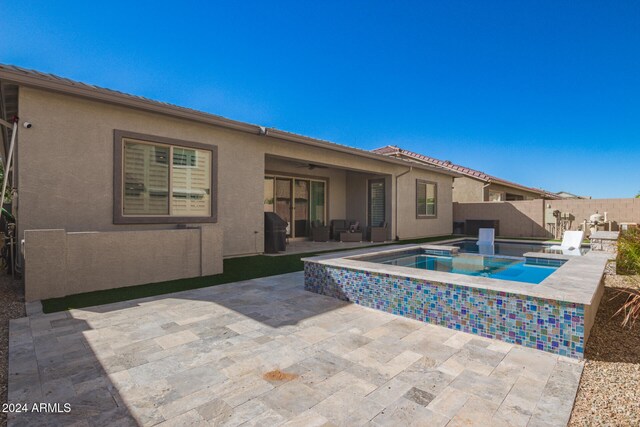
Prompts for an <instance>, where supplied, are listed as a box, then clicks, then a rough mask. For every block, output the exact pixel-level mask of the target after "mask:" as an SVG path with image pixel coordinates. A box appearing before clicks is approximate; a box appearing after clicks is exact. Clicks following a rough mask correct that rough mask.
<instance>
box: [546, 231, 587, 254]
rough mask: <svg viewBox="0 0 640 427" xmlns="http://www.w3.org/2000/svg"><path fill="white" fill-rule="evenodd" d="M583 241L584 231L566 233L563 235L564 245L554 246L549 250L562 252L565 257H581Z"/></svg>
mask: <svg viewBox="0 0 640 427" xmlns="http://www.w3.org/2000/svg"><path fill="white" fill-rule="evenodd" d="M582 239H584V231H565V232H564V234H563V235H562V243H560V244H559V245H553V246H551V247H550V248H549V249H551V250H554V251H562V254H563V255H580V246H582Z"/></svg>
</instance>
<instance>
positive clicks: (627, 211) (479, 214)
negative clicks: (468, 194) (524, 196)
mask: <svg viewBox="0 0 640 427" xmlns="http://www.w3.org/2000/svg"><path fill="white" fill-rule="evenodd" d="M547 206H550V208H551V209H552V210H559V211H561V212H568V213H570V214H572V215H573V216H574V218H575V219H574V220H573V222H572V223H571V224H570V229H571V230H577V229H578V226H579V225H580V224H582V222H583V221H584V220H585V219H587V220H588V219H589V217H590V216H591V215H592V214H594V213H596V211H597V212H599V213H601V214H604V212H607V219H608V220H611V221H615V222H616V223H617V224H620V223H621V222H635V223H638V224H640V199H639V198H635V199H567V200H542V199H537V200H524V201H516V202H480V203H454V204H453V220H454V221H455V222H464V221H465V220H473V219H484V220H498V221H500V235H501V236H504V237H548V238H550V237H553V236H552V234H551V233H550V232H549V231H548V230H547V229H546V224H545V221H544V211H545V209H546V207H547Z"/></svg>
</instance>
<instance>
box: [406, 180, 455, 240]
mask: <svg viewBox="0 0 640 427" xmlns="http://www.w3.org/2000/svg"><path fill="white" fill-rule="evenodd" d="M418 179H421V180H426V181H432V182H435V183H436V184H437V188H438V190H437V191H438V198H437V207H436V212H437V216H436V218H416V180H418ZM394 181H395V179H394ZM397 181H398V183H397V190H398V218H399V220H398V226H397V236H398V237H399V238H400V239H411V238H417V237H425V236H441V235H445V234H451V233H452V232H453V203H452V191H451V187H452V185H453V178H452V177H450V176H447V175H441V174H436V173H433V172H428V171H423V170H420V169H413V171H412V172H410V173H408V174H406V175H403V176H401V177H399V178H398V179H397ZM394 185H395V183H394Z"/></svg>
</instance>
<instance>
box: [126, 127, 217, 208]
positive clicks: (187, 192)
mask: <svg viewBox="0 0 640 427" xmlns="http://www.w3.org/2000/svg"><path fill="white" fill-rule="evenodd" d="M211 161H212V152H211V151H210V150H203V149H197V148H189V147H182V146H176V145H169V144H159V143H155V142H149V141H143V140H137V139H132V138H123V139H122V187H123V188H122V216H123V217H130V216H131V217H133V216H168V217H210V216H211V205H212V204H211V196H212V195H211V167H212V165H211Z"/></svg>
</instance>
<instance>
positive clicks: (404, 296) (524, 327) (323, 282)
mask: <svg viewBox="0 0 640 427" xmlns="http://www.w3.org/2000/svg"><path fill="white" fill-rule="evenodd" d="M304 276H305V277H304V283H305V289H306V290H308V291H311V292H315V293H318V294H323V295H327V296H331V297H334V298H339V299H341V300H344V301H350V302H353V303H356V304H359V305H362V306H365V307H370V308H375V309H378V310H382V311H386V312H387V313H392V314H396V315H400V316H404V317H408V318H411V319H416V320H420V321H422V322H427V323H433V324H435V325H439V326H445V327H447V328H450V329H454V330H457V331H463V332H469V333H473V334H477V335H480V336H483V337H487V338H493V339H499V340H502V341H506V342H509V343H514V344H520V345H524V346H527V347H532V348H536V349H539V350H544V351H548V352H551V353H556V354H560V355H563V356H569V357H574V358H582V357H583V356H584V330H585V328H584V320H585V316H584V306H583V305H582V304H574V303H566V302H562V301H554V300H547V299H541V298H534V297H530V296H525V295H517V294H511V293H507V292H497V291H491V290H485V289H477V288H469V287H464V286H459V285H453V284H446V283H439V282H429V281H425V280H418V279H410V278H406V277H399V276H393V275H388V274H380V273H372V272H368V271H361V270H351V269H347V268H344V267H332V266H328V265H323V264H318V263H315V262H305V266H304Z"/></svg>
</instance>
